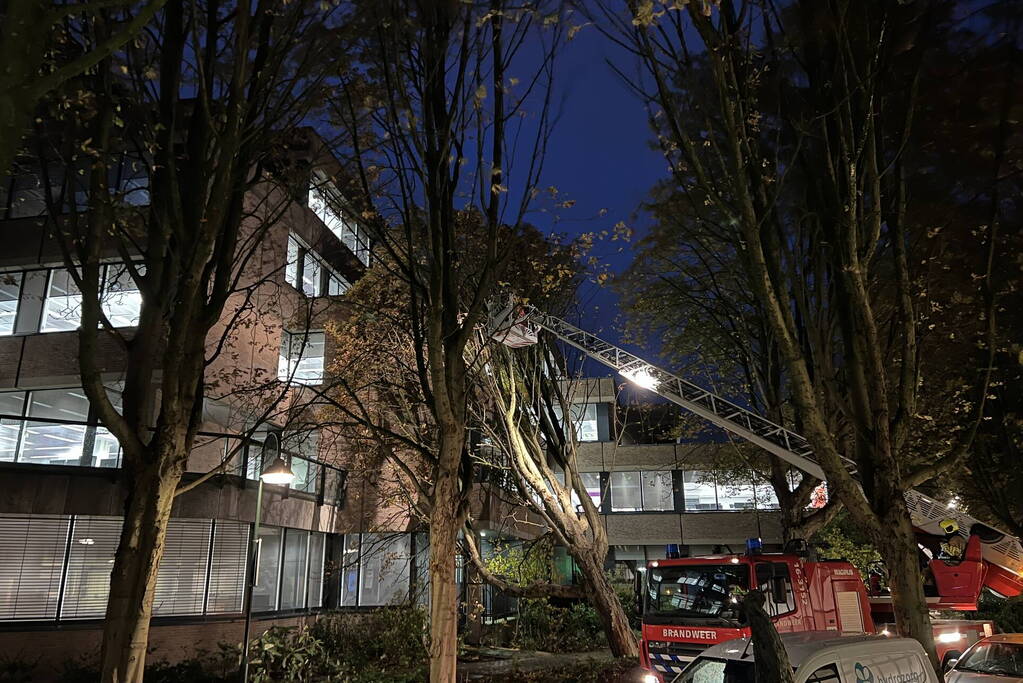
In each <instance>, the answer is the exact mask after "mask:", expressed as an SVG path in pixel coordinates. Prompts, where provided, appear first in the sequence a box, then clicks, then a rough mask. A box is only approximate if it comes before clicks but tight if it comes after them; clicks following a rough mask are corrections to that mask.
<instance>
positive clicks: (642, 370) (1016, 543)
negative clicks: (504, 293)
mask: <svg viewBox="0 0 1023 683" xmlns="http://www.w3.org/2000/svg"><path fill="white" fill-rule="evenodd" d="M540 329H542V330H546V331H547V332H549V333H551V334H553V335H554V336H555V337H556V338H558V339H559V340H561V341H562V342H564V343H566V344H569V345H570V346H573V347H575V348H576V349H578V350H579V351H581V352H582V353H584V354H585V355H586V356H587V357H589V358H592V359H593V360H595V361H597V362H599V363H602V364H603V365H606V366H607V367H609V368H611V369H612V370H614V371H615V372H617V373H618V374H620V375H621V376H622V377H624V378H625V379H627V380H629V381H630V382H632V383H633V384H636V385H637V386H639V387H642V388H643V389H647V390H648V391H651V392H653V393H655V394H657V395H659V396H661V397H662V398H665V399H667V400H669V401H671V402H672V403H675V404H677V405H679V406H681V407H682V408H685V409H686V410H688V411H690V412H692V413H695V414H696V415H699V416H700V417H702V418H704V419H706V420H707V421H708V422H710V423H712V424H714V425H717V426H718V427H720V428H722V429H725V430H727V431H728V432H730V433H732V434H734V435H735V436H738V437H741V438H743V439H745V440H747V441H749V442H751V443H754V444H756V445H758V446H760V447H761V448H763V449H764V450H766V451H768V452H769V453H771V454H772V455H775V456H777V457H779V458H781V459H782V460H784V461H785V462H787V463H789V464H790V465H792V466H793V467H795V468H797V469H799V470H800V471H802V472H805V473H806V474H808V475H810V476H812V477H815V478H817V479H820V480H821V481H826V480H827V477H826V476H825V473H824V470H823V469H822V468H821V466H820V464H819V463H818V462H817V460H816V458H815V457H814V452H813V447H812V446H811V445H810V443H809V441H807V440H806V438H804V437H803V436H800V435H799V434H796V433H795V432H793V431H791V430H789V429H786V428H785V427H782V426H781V425H778V424H775V423H774V422H772V421H770V420H768V419H766V418H764V417H762V416H760V415H758V414H756V413H754V412H752V411H750V410H748V409H746V408H743V407H742V406H739V405H736V404H735V403H733V402H731V401H728V400H726V399H724V398H722V397H721V396H718V395H717V394H715V393H713V392H711V391H708V390H706V389H704V388H702V387H700V386H697V385H696V384H693V383H692V382H689V381H688V380H685V379H683V378H682V377H679V376H677V375H675V374H673V373H671V372H668V371H667V370H664V369H662V368H659V367H657V366H655V365H653V364H651V363H648V362H647V361H645V360H643V359H642V358H640V357H639V356H637V355H635V354H633V353H630V352H628V351H626V350H625V349H622V348H620V347H618V346H616V345H614V344H612V343H610V342H608V341H605V340H603V339H601V338H600V337H598V336H597V335H595V334H592V333H590V332H587V331H586V330H583V329H580V328H579V327H576V326H575V325H572V324H571V323H568V322H566V321H564V320H562V319H560V318H558V317H556V316H553V315H550V314H549V313H545V312H544V311H541V310H539V309H537V308H535V307H532V306H509V307H508V308H506V309H505V310H504V311H502V312H501V313H500V314H498V316H497V317H496V318H495V319H494V323H492V337H493V338H494V339H495V340H497V341H500V342H502V343H504V344H506V345H508V346H511V347H521V346H529V345H532V344H535V343H536V342H537V340H538V331H539V330H540ZM844 464H845V465H846V467H847V469H848V470H849V472H850V473H851V474H853V475H854V476H855V475H856V466H855V462H853V461H851V460H848V459H846V461H845V463H844ZM905 496H906V504H907V506H908V508H909V513H910V517H911V519H912V522H913V525H914V526H915V527H916V529H917V531H918V532H919V533H921V534H924V535H929V536H931V537H939V538H940V537H947V536H948V534H947V533H946V530H945V529H943V528H942V522H945V521H946V520H949V519H953V520H955V521H956V522H957V523H958V534H959V535H960V536H961V537H962V542H963V544H964V545H965V553H964V556H963V559H962V561H960V562H956V563H946V562H942V561H941V560H937V559H932V560H931V568H932V571H933V574H934V578H935V581H936V583H937V593H938V595H937V596H936V597H932V598H929V599H928V603H929V606H930V607H931V608H933V609H937V608H946V609H957V610H971V609H974V610H975V609H976V608H977V607H976V603H977V598H978V597H979V594H980V590H981V587H982V586H983V587H987V588H988V589H989V590H991V591H993V592H994V593H996V594H998V595H1001V596H1003V597H1012V596H1015V595H1019V594H1020V593H1023V545H1021V543H1020V540H1019V539H1018V538H1016V537H1015V536H1012V535H1011V534H1009V533H1006V532H1004V531H1001V530H999V529H996V528H994V527H991V526H989V525H987V524H985V523H983V522H981V521H979V520H977V519H975V518H974V517H972V516H970V515H969V514H967V513H965V512H963V511H961V510H958V509H954V508H951V507H949V506H948V505H946V504H944V503H941V502H939V501H936V500H934V499H932V498H930V497H928V496H925V495H924V494H922V493H920V492H919V491H916V490H910V491H907V492H906V494H905ZM885 599H886V598H883V597H879V598H878V600H880V601H882V602H883V601H884V600H885Z"/></svg>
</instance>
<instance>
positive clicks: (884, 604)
mask: <svg viewBox="0 0 1023 683" xmlns="http://www.w3.org/2000/svg"><path fill="white" fill-rule="evenodd" d="M670 553H671V551H670V550H669V554H670ZM967 561H968V560H967ZM963 573H964V574H968V573H970V572H969V571H967V572H963ZM936 578H937V577H936ZM752 589H757V590H760V591H761V592H762V593H763V594H764V596H765V598H766V602H765V605H764V608H765V609H766V610H767V613H768V614H770V615H771V617H772V621H773V622H774V624H775V627H776V628H777V629H778V631H779V632H781V633H791V632H801V631H834V632H836V634H849V633H879V634H882V635H889V634H891V635H894V626H891V625H890V624H887V623H878V624H875V617H877V619H878V620H881V619H884V618H885V617H886V616H888V615H887V614H886V612H885V610H886V608H887V609H888V610H890V598H886V597H885V596H883V595H882V596H872V595H869V594H868V593H867V590H866V588H865V587H864V584H863V581H862V579H861V577H860V573H859V571H858V570H857V569H856V568H855V567H854V566H853V565H851V564H850V563H848V562H846V561H844V560H815V559H811V557H810V556H809V553H808V552H805V551H804V550H797V551H794V552H783V553H764V552H761V549H760V544H759V539H751V541H750V542H749V543H748V546H747V552H746V553H745V554H741V555H740V554H723V555H708V556H703V557H689V558H671V559H666V560H656V561H653V562H650V563H648V564H647V565H646V567H645V568H642V570H641V571H640V579H639V582H638V590H639V595H638V598H639V603H638V604H639V608H640V610H641V612H642V617H643V642H642V644H641V654H640V657H641V660H642V665H643V667H644V668H645V669H647V670H648V671H649V672H650V673H653V674H655V675H656V676H659V677H661V678H662V679H663V680H671V679H672V678H674V676H675V675H676V674H678V673H680V672H681V671H682V669H683V668H684V667H685V665H686V663H687V662H689V661H690V660H692V659H693V658H695V657H696V656H697V655H698V654H700V653H701V652H703V651H704V650H705V649H706V648H708V647H710V646H711V645H715V644H717V643H720V642H723V641H726V640H730V639H732V638H739V637H748V636H749V635H750V630H749V628H748V626H746V622H745V618H744V615H743V614H742V610H741V609H740V607H741V602H742V598H743V596H744V595H745V594H746V592H747V591H749V590H752ZM959 600H960V597H958V596H957V597H956V598H955V599H954V600H952V601H951V602H955V603H957V604H956V606H955V607H956V608H958V609H964V608H965V609H976V595H974V597H973V601H972V606H970V605H971V603H970V601H969V599H968V598H966V597H965V596H962V605H959V604H958V601H959ZM942 606H944V604H943V605H942ZM950 607H951V604H950ZM933 627H934V635H935V645H936V646H937V650H938V658H939V659H940V660H941V661H945V660H946V659H947V658H948V657H953V656H957V655H958V654H959V653H961V652H963V650H965V648H966V647H968V646H969V645H970V644H972V643H973V642H976V640H978V639H979V638H981V637H984V636H985V635H991V632H992V623H991V622H989V621H988V622H984V621H962V620H957V621H941V620H936V621H934V622H933Z"/></svg>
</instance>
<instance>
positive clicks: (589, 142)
mask: <svg viewBox="0 0 1023 683" xmlns="http://www.w3.org/2000/svg"><path fill="white" fill-rule="evenodd" d="M608 59H611V60H613V61H614V63H615V64H616V66H618V68H620V69H622V70H623V71H625V72H626V73H632V72H635V62H634V59H633V58H632V56H631V55H628V54H627V53H625V52H624V51H623V50H622V49H621V48H620V47H618V46H616V45H615V44H614V43H612V42H611V41H610V40H608V39H607V38H606V37H605V36H603V35H601V34H600V33H599V32H598V31H597V30H596V29H595V28H593V27H592V26H588V27H585V28H583V29H582V30H580V31H579V32H578V33H577V34H576V36H575V37H574V38H573V40H571V41H569V42H568V43H566V44H565V46H564V47H563V49H562V53H561V55H560V56H559V59H558V62H557V66H556V73H555V91H556V97H555V99H554V103H555V105H554V106H555V114H556V115H557V117H558V119H557V124H556V127H555V129H554V134H553V137H552V139H551V142H550V146H549V148H548V150H547V157H546V160H545V162H544V185H555V186H556V187H557V188H558V189H559V190H560V191H561V194H563V195H565V196H567V197H568V198H570V199H574V200H576V204H575V206H573V207H572V208H571V209H565V210H561V211H560V212H559V215H558V220H557V221H554V220H552V218H551V217H550V216H549V215H544V214H541V215H536V214H534V215H531V216H530V217H529V218H530V219H531V221H532V222H534V223H535V224H537V225H538V226H539V227H542V228H544V229H547V230H551V231H554V232H561V233H565V234H567V235H569V236H574V235H578V234H582V233H585V232H597V233H599V232H600V231H601V230H609V231H610V230H611V228H612V227H613V226H614V225H615V223H617V222H619V221H624V222H625V223H626V224H627V225H629V226H630V227H633V228H634V229H636V231H637V235H636V236H635V237H634V238H633V240H632V242H631V243H624V244H623V243H622V242H621V241H615V242H610V241H605V242H603V243H600V242H598V243H597V244H596V246H595V248H594V252H593V253H594V255H595V256H597V257H598V258H600V259H601V260H602V261H603V262H606V263H608V264H610V266H611V269H612V270H613V271H615V272H621V271H623V270H624V269H625V268H627V267H628V265H629V262H630V261H631V259H632V247H633V245H634V244H635V240H636V237H638V236H639V234H642V232H643V230H644V228H645V226H646V225H647V222H648V218H647V217H646V216H645V215H643V214H642V213H640V212H639V211H638V210H639V207H640V204H641V203H642V202H643V201H644V199H645V198H646V197H647V195H648V194H649V192H650V189H651V188H652V187H653V185H654V184H655V183H656V182H657V180H659V179H661V178H663V177H664V176H665V175H666V166H665V163H664V159H663V157H662V156H661V154H660V152H658V151H656V150H654V149H651V146H650V143H651V140H652V136H651V133H650V127H649V124H648V121H647V113H646V110H645V108H644V105H643V103H642V102H641V101H640V100H639V98H638V97H636V95H635V94H634V93H632V92H631V91H630V90H629V88H628V86H627V85H626V84H625V83H624V82H623V81H622V79H621V78H620V77H619V76H618V75H617V74H615V73H614V72H613V71H612V70H611V68H610V67H609V66H608V64H607V60H608ZM601 209H606V210H607V213H606V214H604V215H603V216H601V215H599V214H600V211H601ZM620 250H621V251H620ZM580 307H581V309H582V317H581V318H580V320H579V321H578V322H580V323H582V326H584V327H586V328H588V329H590V330H591V331H593V332H598V330H599V329H602V330H603V332H604V334H605V336H607V337H608V339H609V341H614V340H616V339H617V338H618V330H619V324H617V322H616V320H615V319H616V318H617V317H618V313H619V311H618V307H617V298H616V296H615V295H614V292H612V291H611V290H610V288H609V287H598V286H597V285H596V284H592V283H587V284H586V285H584V286H583V288H582V289H581V291H580ZM635 350H636V351H639V349H635Z"/></svg>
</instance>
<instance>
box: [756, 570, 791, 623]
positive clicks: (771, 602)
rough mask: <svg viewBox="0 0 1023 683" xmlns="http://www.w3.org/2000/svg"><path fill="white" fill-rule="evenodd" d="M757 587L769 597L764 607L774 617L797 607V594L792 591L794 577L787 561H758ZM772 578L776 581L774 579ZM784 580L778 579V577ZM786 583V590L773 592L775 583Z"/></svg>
mask: <svg viewBox="0 0 1023 683" xmlns="http://www.w3.org/2000/svg"><path fill="white" fill-rule="evenodd" d="M756 574H757V589H758V590H760V592H761V593H763V594H764V596H765V597H766V598H767V600H766V604H765V605H764V609H766V610H767V613H768V614H769V615H771V616H772V617H776V616H779V615H781V614H788V613H789V612H794V611H795V609H796V599H795V595H793V593H792V578H791V577H790V576H789V565H788V564H787V563H785V562H758V563H757V566H756ZM772 578H773V579H774V581H772ZM779 578H780V579H782V580H783V581H778V579H779ZM776 582H777V583H782V582H784V585H785V592H784V594H781V595H775V594H774V593H773V592H772V585H773V584H774V583H776Z"/></svg>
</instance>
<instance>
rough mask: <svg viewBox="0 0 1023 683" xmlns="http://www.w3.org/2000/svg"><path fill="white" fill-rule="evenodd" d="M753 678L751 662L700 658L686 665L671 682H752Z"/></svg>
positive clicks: (753, 670)
mask: <svg viewBox="0 0 1023 683" xmlns="http://www.w3.org/2000/svg"><path fill="white" fill-rule="evenodd" d="M755 680H756V669H755V668H754V666H753V662H737V661H735V660H724V659H703V658H700V659H697V660H696V661H695V662H693V663H692V664H690V665H689V666H688V667H686V670H685V671H683V672H682V673H680V674H679V675H678V677H676V678H675V680H674V681H673V682H672V683H753V682H754V681H755Z"/></svg>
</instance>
